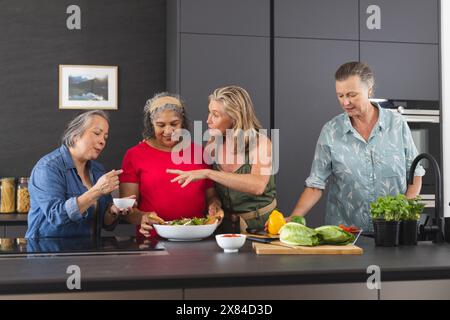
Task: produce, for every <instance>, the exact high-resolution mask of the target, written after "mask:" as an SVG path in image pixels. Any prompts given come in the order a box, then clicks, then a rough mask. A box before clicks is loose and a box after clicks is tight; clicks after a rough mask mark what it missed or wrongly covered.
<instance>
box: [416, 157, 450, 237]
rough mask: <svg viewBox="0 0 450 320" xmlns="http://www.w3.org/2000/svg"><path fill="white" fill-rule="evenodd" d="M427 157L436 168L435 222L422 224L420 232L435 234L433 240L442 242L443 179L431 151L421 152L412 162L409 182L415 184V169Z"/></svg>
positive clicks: (434, 168)
mask: <svg viewBox="0 0 450 320" xmlns="http://www.w3.org/2000/svg"><path fill="white" fill-rule="evenodd" d="M422 159H427V160H428V161H429V162H430V163H431V165H432V167H433V170H434V180H435V184H434V213H435V214H434V222H433V223H432V225H431V226H427V225H426V224H425V225H422V226H420V229H419V233H420V234H424V235H425V236H426V235H427V234H432V235H434V237H433V242H435V243H442V242H444V234H443V229H444V228H443V227H442V224H443V219H444V218H443V214H442V209H443V203H442V194H441V192H442V179H441V171H440V170H439V165H438V163H437V161H436V159H435V158H434V157H433V156H432V155H431V154H429V153H421V154H419V155H418V156H417V157H416V158H415V159H414V161H413V163H412V164H411V168H410V169H409V178H408V184H410V185H411V184H413V179H414V171H415V170H416V167H417V165H418V164H419V162H420V160H422Z"/></svg>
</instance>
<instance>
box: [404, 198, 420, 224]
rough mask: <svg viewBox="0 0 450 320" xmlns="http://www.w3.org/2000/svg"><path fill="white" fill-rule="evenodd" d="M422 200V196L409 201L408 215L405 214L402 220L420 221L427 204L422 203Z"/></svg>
mask: <svg viewBox="0 0 450 320" xmlns="http://www.w3.org/2000/svg"><path fill="white" fill-rule="evenodd" d="M421 200H422V198H421V197H420V196H417V197H415V198H414V199H408V204H409V210H408V214H405V215H404V216H402V217H401V220H416V221H417V220H419V218H420V214H421V213H422V211H423V209H424V208H425V204H423V203H421V202H420V201H421Z"/></svg>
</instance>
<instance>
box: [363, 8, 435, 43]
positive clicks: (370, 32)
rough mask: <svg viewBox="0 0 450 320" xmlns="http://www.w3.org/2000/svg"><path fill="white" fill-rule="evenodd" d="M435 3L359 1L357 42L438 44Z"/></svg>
mask: <svg viewBox="0 0 450 320" xmlns="http://www.w3.org/2000/svg"><path fill="white" fill-rule="evenodd" d="M438 12H439V4H438V0H360V40H368V41H391V42H416V43H436V44H437V43H438V41H439V39H438V36H439V31H438V30H439V26H438V24H439V18H438V17H439V15H438Z"/></svg>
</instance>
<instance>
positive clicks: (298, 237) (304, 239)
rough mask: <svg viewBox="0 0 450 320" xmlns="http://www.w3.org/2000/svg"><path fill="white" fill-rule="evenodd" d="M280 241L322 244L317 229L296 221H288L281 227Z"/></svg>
mask: <svg viewBox="0 0 450 320" xmlns="http://www.w3.org/2000/svg"><path fill="white" fill-rule="evenodd" d="M280 241H281V242H283V243H286V244H289V245H294V246H317V245H319V244H320V238H319V235H318V233H317V231H315V230H314V229H311V228H308V227H306V226H304V225H303V224H300V223H296V222H288V223H286V224H285V225H284V226H283V227H282V228H281V229H280Z"/></svg>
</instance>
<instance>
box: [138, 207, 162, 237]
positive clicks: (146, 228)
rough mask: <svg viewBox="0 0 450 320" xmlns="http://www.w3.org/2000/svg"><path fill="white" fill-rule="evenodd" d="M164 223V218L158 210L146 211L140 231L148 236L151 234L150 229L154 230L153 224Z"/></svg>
mask: <svg viewBox="0 0 450 320" xmlns="http://www.w3.org/2000/svg"><path fill="white" fill-rule="evenodd" d="M154 223H157V224H162V223H164V219H162V218H160V217H159V216H158V215H157V214H156V212H145V213H144V214H143V215H142V218H141V228H140V229H139V232H140V233H142V234H143V235H144V236H146V237H148V236H149V235H150V231H151V230H153V226H152V225H153V224H154Z"/></svg>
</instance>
